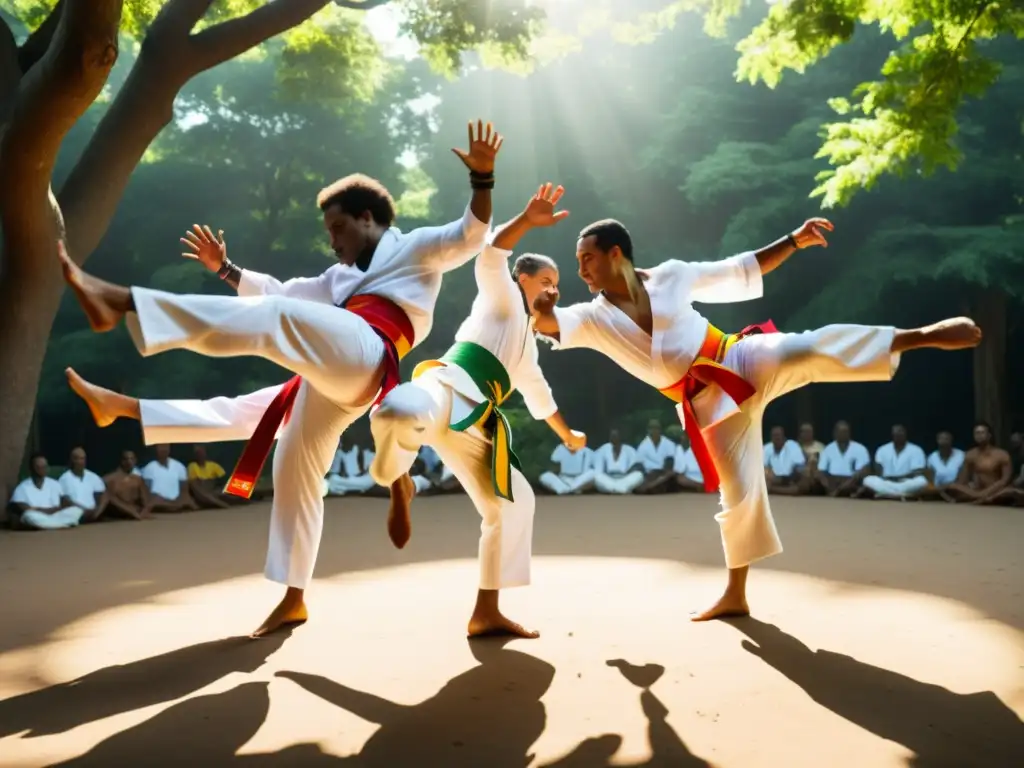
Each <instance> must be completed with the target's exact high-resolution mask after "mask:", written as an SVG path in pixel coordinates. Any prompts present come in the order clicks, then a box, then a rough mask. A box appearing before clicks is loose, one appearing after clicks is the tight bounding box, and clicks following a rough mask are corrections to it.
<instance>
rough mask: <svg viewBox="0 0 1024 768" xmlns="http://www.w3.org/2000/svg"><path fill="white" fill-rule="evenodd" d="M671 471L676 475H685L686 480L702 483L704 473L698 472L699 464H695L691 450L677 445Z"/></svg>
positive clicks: (695, 458)
mask: <svg viewBox="0 0 1024 768" xmlns="http://www.w3.org/2000/svg"><path fill="white" fill-rule="evenodd" d="M672 469H673V470H674V471H675V473H676V474H677V475H685V476H686V479H687V480H693V482H695V483H703V482H704V473H703V472H701V471H700V464H698V463H697V457H696V456H695V455H694V453H693V448H683V446H681V445H677V446H676V455H675V459H674V460H673V463H672Z"/></svg>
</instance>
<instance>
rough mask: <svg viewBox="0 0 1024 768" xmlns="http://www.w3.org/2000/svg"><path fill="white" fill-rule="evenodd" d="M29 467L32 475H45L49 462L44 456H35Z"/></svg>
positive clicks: (48, 468)
mask: <svg viewBox="0 0 1024 768" xmlns="http://www.w3.org/2000/svg"><path fill="white" fill-rule="evenodd" d="M31 469H32V476H33V477H46V473H47V472H49V471H50V462H48V461H47V460H46V457H45V456H36V457H35V459H33V460H32V467H31Z"/></svg>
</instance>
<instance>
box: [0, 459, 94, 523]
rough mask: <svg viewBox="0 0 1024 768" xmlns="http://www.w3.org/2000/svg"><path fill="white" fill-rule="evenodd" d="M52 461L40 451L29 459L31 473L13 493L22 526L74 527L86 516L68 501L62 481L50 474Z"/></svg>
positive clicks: (14, 505)
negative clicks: (63, 491)
mask: <svg viewBox="0 0 1024 768" xmlns="http://www.w3.org/2000/svg"><path fill="white" fill-rule="evenodd" d="M49 471H50V464H49V462H48V461H47V460H46V457H45V456H44V455H43V454H41V453H36V454H33V455H32V458H31V459H30V460H29V476H28V477H26V478H25V479H24V480H22V481H21V482H20V483H18V485H17V487H16V488H15V489H14V493H13V494H12V495H11V506H12V507H13V508H14V511H15V513H16V514H17V515H18V517H19V518H20V519H19V524H20V527H21V528H26V529H29V530H37V531H52V530H56V529H58V528H73V527H75V526H76V525H78V524H79V523H80V522H81V521H82V518H83V517H84V516H85V510H84V509H82V508H81V507H74V506H71V505H69V504H68V502H67V499H65V498H63V494H62V493H61V488H60V483H58V482H57V481H56V480H54V479H53V478H52V477H50V476H49V475H48V472H49Z"/></svg>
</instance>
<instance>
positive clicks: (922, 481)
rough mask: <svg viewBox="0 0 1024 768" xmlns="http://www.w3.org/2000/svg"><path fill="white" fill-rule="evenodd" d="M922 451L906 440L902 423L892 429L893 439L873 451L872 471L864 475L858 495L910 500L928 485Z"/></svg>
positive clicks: (926, 463)
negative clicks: (873, 462) (873, 471)
mask: <svg viewBox="0 0 1024 768" xmlns="http://www.w3.org/2000/svg"><path fill="white" fill-rule="evenodd" d="M927 467H928V462H927V459H926V458H925V455H924V450H922V448H921V446H919V445H917V444H916V443H911V442H909V441H908V440H907V430H906V427H904V426H903V425H902V424H895V425H894V426H893V428H892V442H889V443H886V444H885V445H883V446H882V447H881V448H879V449H878V450H877V451H875V472H876V474H872V475H868V476H867V477H865V478H864V482H863V483H862V484H861V487H860V490H859V491H857V496H865V497H870V496H874V497H876V498H879V499H903V500H906V499H909V498H913V497H915V496H917V495H918V494H919V493H921V491H923V490H925V489H926V488H927V487H928V477H927Z"/></svg>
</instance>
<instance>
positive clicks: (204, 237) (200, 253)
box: [181, 224, 228, 272]
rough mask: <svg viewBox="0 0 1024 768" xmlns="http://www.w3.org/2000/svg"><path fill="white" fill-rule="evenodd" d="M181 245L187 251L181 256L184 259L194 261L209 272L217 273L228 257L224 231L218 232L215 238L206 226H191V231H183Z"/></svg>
mask: <svg viewBox="0 0 1024 768" xmlns="http://www.w3.org/2000/svg"><path fill="white" fill-rule="evenodd" d="M181 243H182V245H184V246H185V247H186V248H188V249H189V252H188V253H183V254H181V255H182V256H184V257H185V258H186V259H194V260H195V261H198V262H199V263H200V264H202V265H203V266H204V267H206V268H207V269H208V270H210V271H211V272H216V271H218V270H219V269H220V268H221V267H222V266H223V265H224V260H225V259H227V257H228V244H227V243H225V242H224V230H223V229H221V230H218V231H217V236H216V237H214V236H213V231H212V230H211V229H210V228H209V227H208V226H206V225H205V224H204V225H203V226H201V227H200V226H199V225H198V224H193V225H192V229H187V230H185V237H183V238H181Z"/></svg>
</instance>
